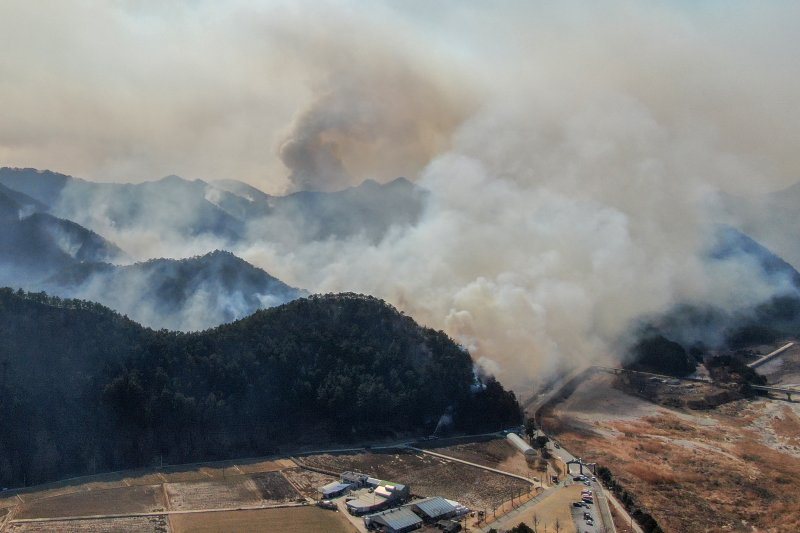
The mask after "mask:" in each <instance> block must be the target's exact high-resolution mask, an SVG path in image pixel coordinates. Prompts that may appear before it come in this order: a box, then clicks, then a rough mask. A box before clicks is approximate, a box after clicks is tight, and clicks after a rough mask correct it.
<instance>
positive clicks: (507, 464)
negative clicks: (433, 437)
mask: <svg viewBox="0 0 800 533" xmlns="http://www.w3.org/2000/svg"><path fill="white" fill-rule="evenodd" d="M419 447H420V448H423V449H426V450H431V451H434V452H436V453H441V454H444V455H449V456H451V457H455V458H457V459H463V460H464V461H469V462H471V463H475V464H479V465H484V466H488V467H490V468H497V469H499V470H502V471H504V472H511V473H512V474H517V475H520V476H525V477H529V478H533V477H539V476H540V473H539V472H537V471H536V470H535V469H534V468H533V466H534V465H533V464H531V465H529V464H528V461H527V460H526V459H525V456H524V455H523V454H522V453H520V452H519V451H518V450H517V449H516V448H515V447H514V446H513V445H512V444H511V443H509V442H508V440H507V439H505V438H496V439H491V440H486V441H482V442H467V443H463V444H453V445H450V446H434V445H430V444H428V445H426V446H419Z"/></svg>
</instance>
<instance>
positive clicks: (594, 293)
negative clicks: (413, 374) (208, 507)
mask: <svg viewBox="0 0 800 533" xmlns="http://www.w3.org/2000/svg"><path fill="white" fill-rule="evenodd" d="M62 5H63V4H61V3H55V4H52V5H50V6H49V8H50V13H49V14H50V16H48V17H41V10H42V9H43V8H41V7H35V6H39V4H30V3H28V2H8V3H6V4H4V6H3V7H2V8H0V45H3V48H4V49H5V50H14V53H12V54H4V56H3V58H2V59H0V79H2V80H3V81H5V83H4V84H2V85H0V97H2V100H3V102H5V103H6V106H5V107H6V114H7V117H6V119H4V120H3V121H2V122H0V158H2V159H3V160H4V161H5V162H6V163H7V164H10V165H17V166H25V165H27V166H37V167H51V168H54V169H57V170H62V171H68V172H72V173H75V174H78V175H83V176H87V177H89V178H92V179H97V180H111V181H125V180H139V179H144V178H148V177H154V176H159V175H165V174H172V173H176V174H180V175H184V176H186V177H202V178H206V179H209V180H210V179H214V178H236V179H241V180H244V181H246V182H248V183H250V184H252V185H255V186H257V187H259V188H261V189H263V190H265V191H267V192H271V193H280V192H285V191H296V190H318V191H330V190H338V189H342V188H344V187H347V186H351V185H355V184H357V183H360V182H361V181H362V180H364V179H366V178H374V179H376V180H378V181H379V182H386V181H388V180H389V179H392V178H394V177H397V176H400V175H404V176H406V177H408V178H409V179H411V180H412V181H414V182H415V183H416V184H417V185H418V186H419V187H421V188H424V189H425V190H427V191H428V192H429V195H428V197H427V201H426V203H425V209H424V211H423V212H422V214H421V215H420V217H419V219H418V220H417V222H416V223H415V224H411V225H398V226H395V227H392V228H390V229H389V230H388V231H387V232H386V233H385V235H383V236H382V238H381V239H379V240H377V241H376V240H375V239H367V238H365V237H364V236H363V235H361V234H359V233H354V234H352V235H350V236H338V237H336V238H327V239H314V240H308V239H303V238H301V237H302V235H303V234H304V232H303V231H301V230H302V228H299V229H298V228H296V227H292V225H291V224H287V225H286V228H285V229H286V231H285V232H282V235H283V241H282V242H280V243H277V242H275V241H273V240H270V239H267V238H265V237H264V235H266V234H267V233H268V232H267V231H266V229H265V228H269V227H272V228H273V229H274V226H269V224H270V223H271V221H270V219H269V218H268V217H267V216H265V217H262V218H259V219H258V220H256V221H249V222H248V223H247V227H246V228H245V230H244V234H245V235H247V237H248V239H247V242H239V243H238V244H235V245H231V244H230V242H229V241H225V240H223V239H220V240H218V241H214V239H208V242H206V241H200V242H202V246H201V247H202V248H204V249H206V248H207V249H208V250H210V249H213V248H217V247H226V248H228V249H232V251H234V252H235V253H237V254H239V255H241V256H242V257H244V258H245V259H247V260H248V261H250V262H252V263H253V264H255V265H257V266H259V267H261V268H264V269H265V270H267V271H268V272H270V273H271V274H273V275H275V276H277V277H278V278H280V279H282V280H283V281H285V282H287V283H289V284H291V285H293V286H298V287H303V288H305V289H307V290H309V291H312V292H328V291H359V292H366V293H371V294H374V295H376V296H379V297H382V298H384V299H386V300H387V301H389V302H391V303H393V304H395V305H397V306H399V307H400V308H401V309H403V310H404V311H405V312H408V313H409V314H411V315H412V316H414V317H415V318H417V319H418V320H420V321H422V322H424V323H427V324H428V325H430V326H433V327H438V328H444V329H445V330H446V331H447V332H448V333H450V334H451V335H452V336H454V337H455V338H456V339H457V340H458V341H460V342H462V343H464V344H465V345H467V346H468V347H469V348H470V350H471V352H472V354H473V357H474V358H475V359H476V360H480V361H483V362H484V364H485V365H487V366H488V367H492V368H496V369H497V372H498V374H499V377H500V378H501V379H505V380H507V382H509V383H510V384H511V385H513V386H517V387H522V386H525V385H526V384H528V383H529V382H530V381H531V380H532V379H535V378H536V377H537V376H541V375H542V374H545V373H549V372H551V371H553V370H555V369H557V368H559V367H560V366H562V365H570V364H578V363H583V362H587V361H591V360H595V359H597V358H602V357H613V356H614V355H615V354H614V353H613V347H614V346H615V341H616V339H617V338H619V336H620V335H621V334H622V333H623V332H624V331H625V330H626V328H628V327H629V325H630V323H631V321H633V320H635V319H636V318H637V317H640V316H643V315H648V314H653V313H658V312H660V311H664V310H666V309H669V308H671V307H672V306H674V305H675V304H678V303H708V304H714V305H718V306H728V307H742V306H746V305H748V304H751V303H753V302H755V301H757V300H758V299H760V298H764V297H768V296H769V295H770V294H774V293H777V292H779V291H780V290H783V287H782V286H778V285H779V284H773V283H771V282H768V281H764V280H763V279H762V277H761V274H760V273H759V272H758V271H757V270H758V269H757V268H756V266H754V265H750V264H749V263H748V262H747V261H736V260H735V259H734V258H731V259H730V260H727V261H717V262H710V261H708V260H707V257H706V255H705V254H704V251H705V250H707V249H708V247H709V246H711V243H712V241H713V227H714V224H715V223H716V222H717V221H719V220H720V219H722V218H723V217H722V215H721V214H720V194H721V193H726V194H727V193H730V194H736V195H740V196H743V197H747V196H750V195H755V194H761V193H766V192H769V191H774V190H777V189H779V188H782V187H786V186H788V185H790V184H791V183H793V182H795V181H796V179H797V175H796V173H797V169H798V168H800V152H799V151H798V150H797V140H798V139H800V105H797V104H798V102H797V95H798V94H800V63H798V62H797V61H796V59H795V57H794V55H795V51H796V50H797V48H798V44H800V43H798V42H797V41H798V39H799V38H800V37H798V33H797V32H796V31H795V27H794V26H795V21H796V20H798V15H800V7H798V6H797V5H796V4H792V3H785V2H776V3H769V4H765V3H759V4H756V3H747V2H738V1H734V2H726V3H724V4H722V3H718V2H709V3H702V4H698V3H680V4H675V5H671V6H670V5H666V4H642V3H637V2H630V1H625V0H619V1H614V0H609V1H603V2H592V3H588V2H561V3H558V4H557V5H543V4H539V3H529V2H511V3H508V4H504V5H503V6H502V8H500V7H497V6H490V5H488V4H487V5H482V4H470V3H458V4H455V3H445V4H441V5H437V6H431V5H430V3H428V2H417V1H411V2H404V3H402V4H401V5H399V6H398V5H394V4H390V3H381V2H378V3H370V4H369V5H364V4H355V3H348V2H332V3H323V4H319V3H314V4H312V3H300V4H292V6H291V7H289V6H287V5H282V4H280V3H274V4H273V3H270V4H265V5H260V6H258V7H249V6H247V5H246V4H244V3H242V4H239V3H235V4H233V5H231V4H230V3H225V4H224V7H223V4H219V3H210V2H208V3H207V2H198V3H193V4H181V3H167V4H165V6H159V7H153V6H150V7H142V6H141V5H140V4H139V3H127V2H120V3H114V4H105V3H103V4H94V3H92V2H89V3H80V4H76V5H70V7H69V8H64V7H62ZM31 28H34V29H35V30H34V31H31ZM71 28H81V31H80V32H79V31H77V30H74V29H71ZM91 28H93V29H95V30H96V32H92V31H88V30H89V29H91ZM79 34H80V35H79ZM101 42H102V43H103V44H104V45H103V46H96V45H97V44H98V43H101ZM54 50H55V53H53V52H54ZM8 80H13V82H9V81H8ZM76 132H77V134H76ZM188 211H189V210H188V209H187V213H186V216H187V217H188V216H190V215H191V213H189V212H188ZM178 215H180V206H175V207H174V208H173V211H172V212H171V213H170V218H173V217H175V216H178ZM724 218H725V221H726V222H729V223H732V224H735V223H736V218H737V215H736V213H735V212H734V213H728V214H726V216H725V217H724ZM83 220H89V221H91V220H92V217H91V216H88V215H86V216H84V217H83ZM273 222H274V221H273ZM294 223H296V222H295V221H293V222H292V224H294ZM108 229H109V231H111V232H112V233H113V234H114V235H113V239H114V240H115V242H117V244H119V245H120V246H121V247H122V248H123V249H125V250H126V251H128V252H129V253H134V255H135V253H136V252H135V250H138V249H141V250H146V253H147V257H142V256H137V257H136V259H147V258H149V257H154V256H156V255H164V256H169V257H180V256H182V255H184V253H183V251H184V250H185V249H186V252H185V255H193V254H196V253H201V252H202V251H203V250H198V243H197V241H196V242H194V243H191V244H189V243H186V242H185V241H181V240H180V239H178V238H175V239H167V238H164V239H161V238H160V237H159V236H161V235H170V232H166V233H165V232H164V231H163V228H159V227H158V226H157V225H156V224H155V223H154V224H153V227H144V228H142V227H137V228H130V229H126V230H124V231H122V230H120V229H119V228H108ZM97 231H98V232H99V233H101V234H103V235H104V236H107V237H109V235H107V232H106V233H104V232H103V231H101V230H100V229H98V230H97ZM126 235H137V236H138V238H139V239H145V240H147V246H143V245H142V243H141V242H140V243H139V244H135V243H134V244H131V243H126V242H125V239H126ZM294 235H296V236H297V238H296V239H294V240H292V236H294ZM143 236H147V237H146V238H145V237H143ZM109 238H111V237H109ZM776 242H779V241H776ZM780 242H783V241H780ZM132 251H134V252H132ZM775 251H777V252H781V253H783V252H782V251H781V250H775ZM143 253H144V252H143ZM754 279H757V280H759V281H758V282H757V283H754V282H753V280H754ZM742 287H747V289H748V290H747V291H741V290H740V289H741V288H742Z"/></svg>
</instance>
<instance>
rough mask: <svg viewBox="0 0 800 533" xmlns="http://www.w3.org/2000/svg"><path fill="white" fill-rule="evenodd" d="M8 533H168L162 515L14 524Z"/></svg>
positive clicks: (164, 517)
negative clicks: (56, 532) (55, 532)
mask: <svg viewBox="0 0 800 533" xmlns="http://www.w3.org/2000/svg"><path fill="white" fill-rule="evenodd" d="M6 531H7V532H8V533H52V532H54V531H58V533H168V532H169V527H168V525H167V518H166V516H164V515H158V516H143V517H130V518H111V519H98V520H63V521H48V522H22V523H20V522H15V523H12V524H10V525H9V526H8V527H7V529H6Z"/></svg>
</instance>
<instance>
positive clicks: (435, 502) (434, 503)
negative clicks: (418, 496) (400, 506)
mask: <svg viewBox="0 0 800 533" xmlns="http://www.w3.org/2000/svg"><path fill="white" fill-rule="evenodd" d="M411 507H412V508H413V509H414V510H415V511H416V512H417V513H418V514H419V515H420V516H422V517H423V518H425V521H426V522H435V521H437V520H442V519H443V518H450V517H451V516H455V515H456V512H457V508H456V506H455V505H453V504H452V503H450V502H449V501H447V500H446V499H444V498H442V497H440V496H436V497H434V498H425V499H424V500H419V501H416V502H412V504H411Z"/></svg>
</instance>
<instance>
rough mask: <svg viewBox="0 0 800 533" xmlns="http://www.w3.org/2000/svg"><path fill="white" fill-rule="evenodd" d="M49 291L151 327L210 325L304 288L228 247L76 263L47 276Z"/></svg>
mask: <svg viewBox="0 0 800 533" xmlns="http://www.w3.org/2000/svg"><path fill="white" fill-rule="evenodd" d="M42 288H44V289H45V290H46V291H47V292H48V293H50V294H58V295H60V296H65V297H75V298H81V299H85V300H91V301H95V302H99V303H101V304H103V305H107V306H109V307H111V308H112V309H116V310H118V311H119V312H121V313H124V314H126V315H127V316H129V317H131V318H132V319H134V320H135V321H137V322H139V323H141V324H144V325H146V326H150V327H152V328H156V329H161V328H166V329H172V330H181V331H197V330H202V329H207V328H210V327H213V326H217V325H219V324H223V323H226V322H232V321H233V320H237V319H239V318H242V317H245V316H247V315H249V314H251V313H253V312H254V311H256V310H258V309H264V308H268V307H273V306H275V305H280V304H282V303H286V302H288V301H291V300H294V299H295V298H299V297H301V296H304V295H305V294H306V293H305V292H304V291H301V290H299V289H295V288H294V287H290V286H288V285H286V284H285V283H283V282H282V281H280V280H279V279H277V278H274V277H272V276H270V275H269V274H267V273H266V272H264V271H263V270H261V269H260V268H256V267H254V266H253V265H251V264H250V263H248V262H246V261H244V260H243V259H240V258H238V257H236V256H235V255H233V254H232V253H230V252H223V251H219V250H218V251H215V252H211V253H208V254H206V255H203V256H200V257H192V258H189V259H180V260H176V259H152V260H150V261H146V262H143V263H136V264H133V265H127V266H114V265H110V264H108V263H81V264H77V265H72V266H70V267H68V268H65V269H64V270H62V271H60V272H59V273H58V274H56V275H55V276H52V277H50V278H49V279H47V280H46V281H45V282H44V283H43V285H42Z"/></svg>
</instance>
